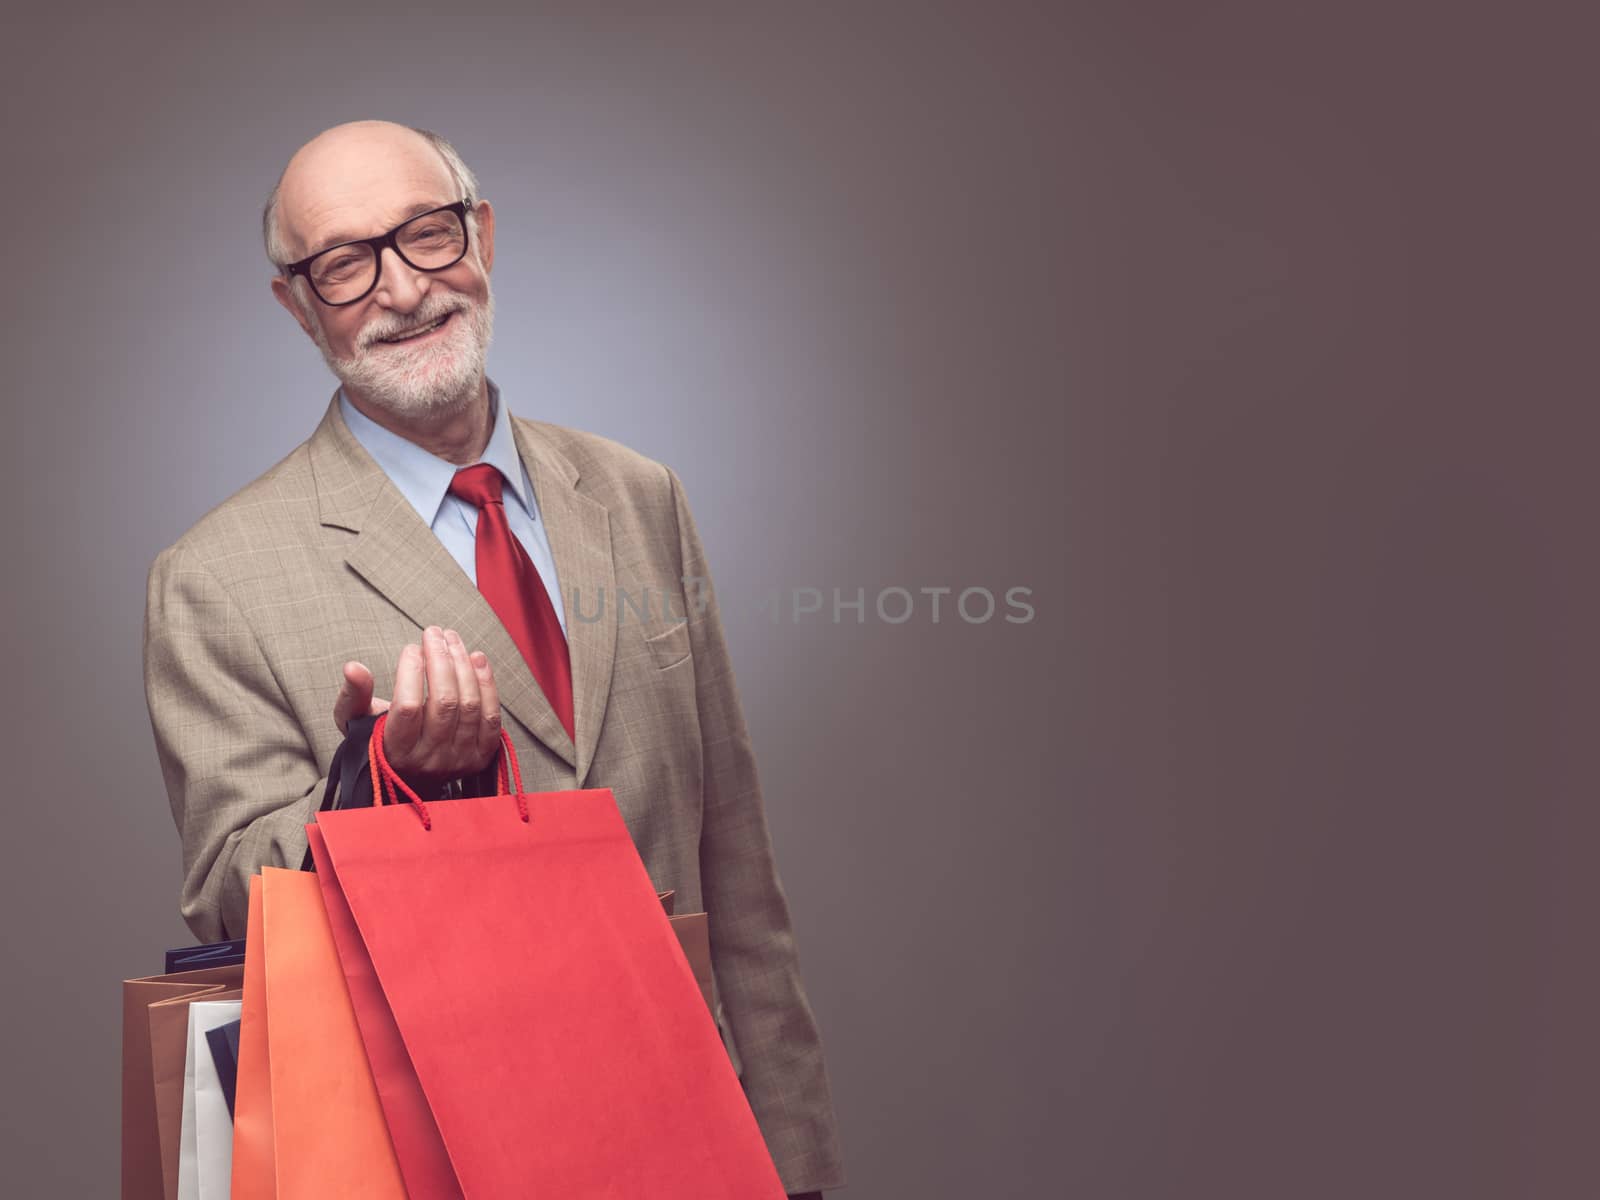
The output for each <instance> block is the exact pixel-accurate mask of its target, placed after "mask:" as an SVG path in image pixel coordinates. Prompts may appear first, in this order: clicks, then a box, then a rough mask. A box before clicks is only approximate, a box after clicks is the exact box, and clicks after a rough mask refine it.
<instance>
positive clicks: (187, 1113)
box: [178, 1000, 239, 1200]
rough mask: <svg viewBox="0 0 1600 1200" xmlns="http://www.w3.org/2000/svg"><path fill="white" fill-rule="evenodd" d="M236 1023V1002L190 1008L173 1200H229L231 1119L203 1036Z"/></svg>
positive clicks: (203, 1002) (198, 1004)
mask: <svg viewBox="0 0 1600 1200" xmlns="http://www.w3.org/2000/svg"><path fill="white" fill-rule="evenodd" d="M238 1019H239V1001H237V1000H199V1001H196V1002H195V1003H193V1004H191V1005H189V1041H188V1051H187V1053H186V1055H185V1057H184V1063H183V1134H182V1140H181V1141H180V1142H179V1146H178V1200H228V1185H229V1181H230V1177H231V1175H232V1173H233V1117H232V1115H230V1114H229V1112H228V1101H227V1098H226V1097H225V1096H224V1095H223V1094H222V1082H221V1080H219V1079H218V1078H217V1064H216V1062H215V1061H213V1059H212V1057H211V1047H210V1046H209V1045H208V1044H207V1043H206V1034H207V1033H209V1032H210V1031H211V1030H213V1029H216V1028H217V1027H218V1026H221V1025H226V1024H228V1022H230V1021H237V1020H238Z"/></svg>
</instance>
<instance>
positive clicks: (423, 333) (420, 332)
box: [378, 312, 456, 346]
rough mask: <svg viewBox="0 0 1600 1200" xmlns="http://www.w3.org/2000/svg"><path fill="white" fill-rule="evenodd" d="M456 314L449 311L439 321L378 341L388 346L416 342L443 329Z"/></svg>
mask: <svg viewBox="0 0 1600 1200" xmlns="http://www.w3.org/2000/svg"><path fill="white" fill-rule="evenodd" d="M455 315H456V314H455V313H454V312H447V313H445V315H444V316H442V317H440V318H439V319H438V320H437V321H430V322H429V323H428V324H426V325H421V326H418V327H417V328H416V329H408V330H407V331H406V332H405V333H400V334H396V335H395V336H394V337H386V338H379V339H378V341H379V342H381V343H383V344H384V345H386V346H398V345H402V344H403V343H405V342H414V341H416V340H417V339H418V338H424V337H427V336H428V335H429V334H430V333H432V332H434V331H435V330H437V329H443V328H444V326H445V324H446V323H447V322H448V321H449V320H450V318H451V317H453V316H455Z"/></svg>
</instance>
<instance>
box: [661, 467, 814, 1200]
mask: <svg viewBox="0 0 1600 1200" xmlns="http://www.w3.org/2000/svg"><path fill="white" fill-rule="evenodd" d="M667 475H668V478H669V479H670V481H671V486H672V499H673V506H674V513H675V515H676V519H677V526H678V544H679V555H680V559H679V561H680V565H681V568H682V572H683V576H684V579H685V583H684V592H685V598H686V600H687V604H686V610H687V614H688V618H689V645H690V650H691V652H692V653H693V655H694V672H695V691H696V702H697V706H698V709H699V717H700V731H701V732H700V736H701V740H702V747H701V750H702V763H703V772H704V773H703V814H704V819H703V825H702V829H701V835H700V878H701V886H702V891H703V896H704V900H705V907H706V914H707V922H708V925H709V929H710V935H711V962H712V970H713V973H714V975H715V977H716V983H717V990H718V992H719V994H720V996H721V999H722V1003H723V1014H724V1018H725V1020H726V1022H727V1024H728V1025H729V1026H730V1032H731V1034H732V1038H733V1041H734V1049H735V1052H736V1054H737V1058H738V1060H739V1061H740V1062H741V1063H742V1065H743V1068H744V1070H743V1077H742V1078H743V1083H744V1089H745V1094H746V1096H747V1097H748V1098H749V1101H750V1107H751V1109H752V1110H753V1111H754V1113H755V1116H756V1120H757V1122H758V1123H759V1124H760V1126H761V1132H762V1134H763V1135H764V1137H765V1138H766V1142H767V1146H768V1148H769V1149H770V1150H771V1151H772V1158H773V1161H774V1162H775V1163H776V1164H777V1167H778V1174H779V1176H780V1177H781V1178H782V1180H783V1183H784V1188H785V1190H786V1191H788V1192H790V1193H798V1192H807V1191H812V1190H815V1189H821V1188H835V1187H841V1186H843V1183H844V1175H843V1166H842V1162H841V1154H840V1149H839V1137H838V1129H837V1126H836V1121H835V1117H834V1111H833V1100H832V1096H831V1093H830V1089H829V1084H828V1075H827V1070H826V1067H825V1065H824V1063H823V1056H822V1042H821V1038H820V1036H819V1034H818V1031H817V1023H816V1020H815V1018H814V1017H813V1016H812V1013H811V1007H810V1005H809V1004H808V1003H807V1001H806V995H805V989H804V986H803V985H802V983H801V980H800V960H799V956H798V953H797V950H796V947H795V938H794V932H793V930H792V929H791V927H790V922H789V906H788V901H787V900H786V899H785V897H784V893H783V887H782V885H781V884H780V883H779V880H778V872H777V865H776V863H775V861H774V858H773V852H772V839H771V836H770V835H769V833H768V830H767V819H766V813H765V810H764V808H763V806H762V800H761V787H760V784H759V782H758V780H757V778H756V764H755V756H754V753H753V751H752V749H751V745H750V736H749V733H748V732H747V730H746V728H745V721H744V711H743V709H742V708H741V707H740V704H739V694H738V691H737V689H736V687H735V685H734V678H733V670H732V665H731V663H730V662H729V659H728V647H727V644H726V641H725V640H724V636H723V631H722V620H721V617H720V616H719V614H718V610H717V605H716V601H715V597H714V594H713V591H712V587H711V573H710V568H709V566H708V564H707V562H706V558H705V551H704V548H703V547H702V546H701V543H700V535H699V533H698V531H697V530H696V529H695V524H694V518H693V517H692V516H691V515H690V513H689V507H688V504H687V502H686V501H685V500H684V496H683V486H682V484H681V483H680V481H679V479H678V477H677V475H676V474H675V473H674V472H673V471H672V470H671V469H670V468H669V469H668V470H667Z"/></svg>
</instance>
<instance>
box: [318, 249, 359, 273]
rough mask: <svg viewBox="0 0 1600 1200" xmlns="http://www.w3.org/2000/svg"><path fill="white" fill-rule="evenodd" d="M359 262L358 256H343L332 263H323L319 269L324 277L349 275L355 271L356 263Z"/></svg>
mask: <svg viewBox="0 0 1600 1200" xmlns="http://www.w3.org/2000/svg"><path fill="white" fill-rule="evenodd" d="M358 261H359V260H358V259H357V258H356V256H355V255H354V254H341V255H340V256H339V257H338V258H336V259H334V260H333V261H332V262H329V263H323V264H322V265H321V266H320V267H319V268H318V273H319V274H321V275H322V276H324V277H331V276H334V275H348V274H349V273H350V272H351V271H353V270H355V267H356V263H357V262H358Z"/></svg>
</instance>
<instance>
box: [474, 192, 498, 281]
mask: <svg viewBox="0 0 1600 1200" xmlns="http://www.w3.org/2000/svg"><path fill="white" fill-rule="evenodd" d="M472 212H473V215H474V216H475V217H476V218H477V221H476V228H475V229H474V230H473V231H472V232H473V235H474V236H475V237H476V238H477V240H478V258H479V259H480V260H481V261H482V262H483V269H484V271H485V272H487V271H488V270H489V269H490V268H491V267H493V266H494V205H492V204H490V203H489V202H488V201H487V200H479V201H478V202H477V204H475V205H473V208H472Z"/></svg>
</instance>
